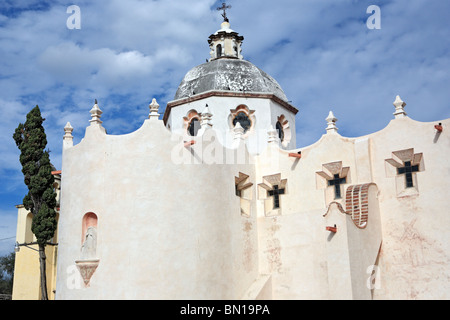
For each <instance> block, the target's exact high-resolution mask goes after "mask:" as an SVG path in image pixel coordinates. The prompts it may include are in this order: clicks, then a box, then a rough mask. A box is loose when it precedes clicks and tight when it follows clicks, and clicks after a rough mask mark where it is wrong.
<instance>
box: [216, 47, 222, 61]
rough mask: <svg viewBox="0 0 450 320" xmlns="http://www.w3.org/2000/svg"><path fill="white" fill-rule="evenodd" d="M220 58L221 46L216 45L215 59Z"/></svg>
mask: <svg viewBox="0 0 450 320" xmlns="http://www.w3.org/2000/svg"><path fill="white" fill-rule="evenodd" d="M221 56H222V45H221V44H218V45H217V46H216V58H219V57H221Z"/></svg>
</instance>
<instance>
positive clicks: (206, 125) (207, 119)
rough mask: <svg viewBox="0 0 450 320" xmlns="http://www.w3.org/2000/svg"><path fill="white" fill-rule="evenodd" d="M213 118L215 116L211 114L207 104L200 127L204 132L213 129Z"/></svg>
mask: <svg viewBox="0 0 450 320" xmlns="http://www.w3.org/2000/svg"><path fill="white" fill-rule="evenodd" d="M212 116H213V114H212V113H211V111H209V107H208V104H206V106H205V109H204V110H203V112H202V113H201V123H200V125H201V128H202V129H203V130H206V129H210V128H212V123H211V119H212Z"/></svg>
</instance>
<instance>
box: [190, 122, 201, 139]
mask: <svg viewBox="0 0 450 320" xmlns="http://www.w3.org/2000/svg"><path fill="white" fill-rule="evenodd" d="M198 129H200V121H199V120H198V118H192V119H191V121H190V122H189V125H188V132H189V134H190V135H191V136H196V135H197V133H198Z"/></svg>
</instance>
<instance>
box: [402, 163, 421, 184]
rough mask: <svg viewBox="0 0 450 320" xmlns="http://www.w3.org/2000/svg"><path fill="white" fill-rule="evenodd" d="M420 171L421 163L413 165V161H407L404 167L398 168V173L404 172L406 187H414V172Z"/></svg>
mask: <svg viewBox="0 0 450 320" xmlns="http://www.w3.org/2000/svg"><path fill="white" fill-rule="evenodd" d="M418 171H419V165H415V166H412V165H411V161H405V166H404V167H402V168H397V173H398V174H404V175H405V180H406V187H407V188H412V187H414V183H413V178H412V173H413V172H418Z"/></svg>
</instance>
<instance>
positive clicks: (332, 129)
mask: <svg viewBox="0 0 450 320" xmlns="http://www.w3.org/2000/svg"><path fill="white" fill-rule="evenodd" d="M325 120H326V121H327V124H328V126H327V133H337V131H338V128H337V127H336V121H338V119H337V118H336V117H335V116H334V114H333V112H332V111H330V113H329V114H328V117H327V118H326V119H325Z"/></svg>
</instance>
